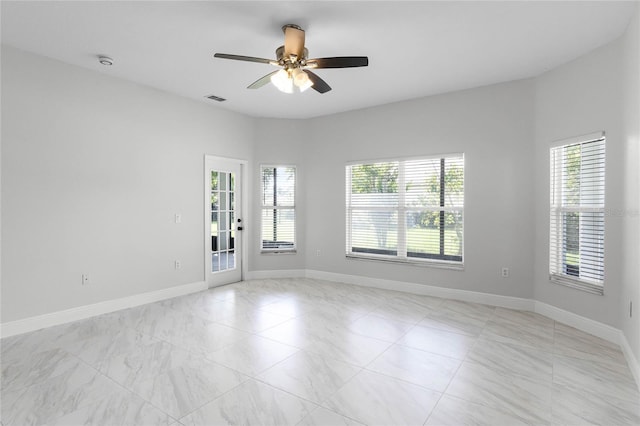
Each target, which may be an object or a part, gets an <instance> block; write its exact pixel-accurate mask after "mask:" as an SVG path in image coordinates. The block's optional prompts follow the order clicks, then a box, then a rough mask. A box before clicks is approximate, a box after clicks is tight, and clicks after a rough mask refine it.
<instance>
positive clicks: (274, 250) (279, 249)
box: [258, 164, 298, 254]
mask: <svg viewBox="0 0 640 426" xmlns="http://www.w3.org/2000/svg"><path fill="white" fill-rule="evenodd" d="M277 168H290V169H293V205H292V206H268V205H264V203H263V198H262V194H263V193H264V186H263V185H264V179H263V173H264V170H265V169H277ZM259 179H260V193H259V196H260V232H259V233H258V238H259V247H260V253H261V254H294V253H296V252H297V247H298V232H297V227H298V220H297V217H296V210H297V201H296V199H297V192H298V168H297V166H296V165H293V164H260V174H259ZM275 190H276V188H274V191H275ZM265 210H270V211H274V212H275V211H277V210H293V245H292V246H290V247H274V248H265V247H264V240H263V238H262V232H263V223H262V215H263V212H264V211H265Z"/></svg>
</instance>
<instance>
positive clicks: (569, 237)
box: [549, 133, 605, 294]
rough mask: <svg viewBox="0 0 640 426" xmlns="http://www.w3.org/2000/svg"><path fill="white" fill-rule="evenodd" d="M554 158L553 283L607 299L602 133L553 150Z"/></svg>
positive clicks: (551, 240)
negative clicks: (604, 287) (605, 284)
mask: <svg viewBox="0 0 640 426" xmlns="http://www.w3.org/2000/svg"><path fill="white" fill-rule="evenodd" d="M550 157H551V176H550V178H551V179H550V182H551V191H550V195H551V209H550V210H551V212H550V213H551V214H550V234H549V274H550V279H551V280H552V281H554V282H557V283H560V284H564V285H568V286H571V287H575V288H579V289H582V290H586V291H589V292H592V293H597V294H603V286H604V217H605V205H604V190H605V186H604V183H605V137H604V133H602V134H597V135H595V136H594V135H591V136H589V137H586V138H585V139H583V140H581V141H580V140H578V141H576V140H574V141H572V142H570V143H568V144H563V145H560V146H557V147H554V148H551V156H550Z"/></svg>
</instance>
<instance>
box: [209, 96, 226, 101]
mask: <svg viewBox="0 0 640 426" xmlns="http://www.w3.org/2000/svg"><path fill="white" fill-rule="evenodd" d="M207 99H211V100H212V101H217V102H224V101H226V99H225V98H221V97H220V96H216V95H209V96H207Z"/></svg>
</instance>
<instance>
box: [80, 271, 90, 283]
mask: <svg viewBox="0 0 640 426" xmlns="http://www.w3.org/2000/svg"><path fill="white" fill-rule="evenodd" d="M89 284H90V281H89V275H87V274H82V285H89Z"/></svg>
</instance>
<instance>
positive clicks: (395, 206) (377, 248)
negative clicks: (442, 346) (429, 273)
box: [346, 154, 464, 264]
mask: <svg viewBox="0 0 640 426" xmlns="http://www.w3.org/2000/svg"><path fill="white" fill-rule="evenodd" d="M346 214H347V220H346V222H347V227H346V228H347V235H346V254H347V256H351V257H367V258H374V259H380V260H396V261H411V262H414V261H417V262H421V261H422V262H429V261H431V262H448V263H456V264H462V253H463V214H464V157H463V155H462V154H457V155H450V156H444V157H437V158H421V159H407V160H396V161H384V162H375V163H359V164H351V165H348V166H347V167H346Z"/></svg>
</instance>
